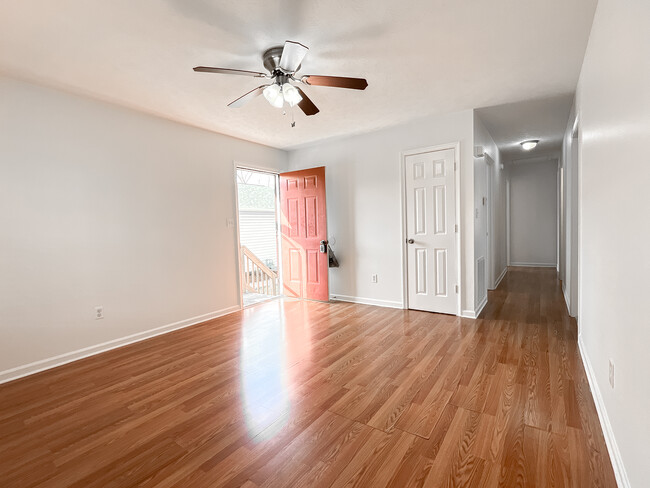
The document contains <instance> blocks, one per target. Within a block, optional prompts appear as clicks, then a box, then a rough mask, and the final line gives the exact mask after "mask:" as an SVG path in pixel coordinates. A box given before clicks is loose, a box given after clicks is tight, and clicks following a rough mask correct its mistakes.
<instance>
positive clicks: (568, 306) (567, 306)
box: [562, 286, 571, 316]
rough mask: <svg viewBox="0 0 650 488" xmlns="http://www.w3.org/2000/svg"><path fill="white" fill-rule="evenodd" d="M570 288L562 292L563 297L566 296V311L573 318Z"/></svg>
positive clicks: (565, 288)
mask: <svg viewBox="0 0 650 488" xmlns="http://www.w3.org/2000/svg"><path fill="white" fill-rule="evenodd" d="M567 291H568V287H567V286H564V287H563V290H562V295H564V302H565V303H566V310H567V312H568V314H569V316H571V300H570V299H569V295H567Z"/></svg>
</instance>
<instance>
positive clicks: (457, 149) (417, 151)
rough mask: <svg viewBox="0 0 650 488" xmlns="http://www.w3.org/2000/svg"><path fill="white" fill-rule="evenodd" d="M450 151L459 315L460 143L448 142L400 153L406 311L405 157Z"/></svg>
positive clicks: (406, 302) (406, 305)
mask: <svg viewBox="0 0 650 488" xmlns="http://www.w3.org/2000/svg"><path fill="white" fill-rule="evenodd" d="M447 149H451V150H453V151H454V168H455V170H454V183H455V185H454V186H455V190H456V198H455V199H454V200H455V202H454V203H455V209H454V214H455V216H456V225H457V226H458V232H456V239H455V243H456V285H457V286H458V293H457V294H456V295H457V300H456V315H457V316H460V315H461V304H462V297H463V286H462V275H461V242H462V230H463V229H462V225H460V171H461V164H460V141H456V142H449V143H446V144H438V145H435V146H426V147H421V148H416V149H409V150H406V151H401V152H400V183H401V184H400V186H401V198H400V200H401V205H402V212H401V220H402V222H401V226H402V232H401V239H402V245H401V250H402V304H403V305H402V308H403V309H404V310H407V309H408V308H409V295H408V253H407V244H406V239H407V229H406V224H407V220H408V219H407V215H406V157H407V156H413V155H416V154H421V153H428V152H434V151H444V150H447Z"/></svg>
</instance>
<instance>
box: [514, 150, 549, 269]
mask: <svg viewBox="0 0 650 488" xmlns="http://www.w3.org/2000/svg"><path fill="white" fill-rule="evenodd" d="M557 170H558V165H557V160H555V159H553V160H550V161H538V162H534V163H511V164H510V165H509V170H508V176H509V178H510V264H511V265H512V266H556V264H557V191H558V188H557Z"/></svg>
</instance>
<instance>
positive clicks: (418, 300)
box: [404, 149, 458, 314]
mask: <svg viewBox="0 0 650 488" xmlns="http://www.w3.org/2000/svg"><path fill="white" fill-rule="evenodd" d="M454 162H455V151H454V149H442V150H433V151H427V152H421V153H417V154H408V155H406V156H405V157H404V171H405V200H406V239H407V244H406V256H407V290H408V291H407V297H408V308H412V309H416V310H425V311H428V312H439V313H448V314H456V313H458V295H457V289H456V285H457V284H458V279H457V278H458V266H457V255H456V253H457V249H456V230H457V227H456V224H457V222H456V186H455V174H454V173H455V168H454Z"/></svg>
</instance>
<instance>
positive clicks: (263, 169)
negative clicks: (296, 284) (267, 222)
mask: <svg viewBox="0 0 650 488" xmlns="http://www.w3.org/2000/svg"><path fill="white" fill-rule="evenodd" d="M238 169H243V170H250V171H257V172H258V173H269V174H272V175H273V176H275V179H276V181H275V188H276V194H275V223H276V229H275V235H276V240H277V241H278V242H277V246H278V248H277V249H278V280H279V281H280V290H283V288H282V252H281V251H280V229H279V228H278V227H277V225H278V223H279V222H280V213H279V212H280V181H279V180H280V171H279V170H277V169H275V168H268V167H265V166H261V165H258V164H254V163H243V162H240V161H237V160H236V159H235V160H233V171H232V178H233V182H234V183H235V218H234V222H235V237H236V239H237V242H236V244H235V248H236V249H237V284H238V285H239V309H240V310H244V284H243V283H242V281H241V272H242V269H241V265H242V262H241V236H240V234H239V190H238V187H237V185H238V183H237V170H238ZM280 295H282V293H281V294H280Z"/></svg>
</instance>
